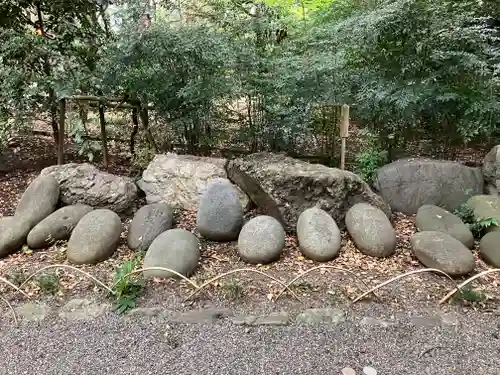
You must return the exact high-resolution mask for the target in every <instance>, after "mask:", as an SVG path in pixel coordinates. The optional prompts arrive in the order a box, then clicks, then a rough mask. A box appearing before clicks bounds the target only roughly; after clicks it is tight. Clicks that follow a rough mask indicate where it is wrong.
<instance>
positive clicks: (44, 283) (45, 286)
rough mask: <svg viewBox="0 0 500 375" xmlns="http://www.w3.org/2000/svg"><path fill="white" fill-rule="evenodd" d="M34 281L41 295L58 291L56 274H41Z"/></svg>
mask: <svg viewBox="0 0 500 375" xmlns="http://www.w3.org/2000/svg"><path fill="white" fill-rule="evenodd" d="M36 281H37V283H38V286H39V287H40V290H41V291H42V292H43V293H46V294H55V293H57V291H58V290H59V276H58V275H57V274H56V273H53V272H46V273H42V274H41V275H40V276H38V277H37V279H36Z"/></svg>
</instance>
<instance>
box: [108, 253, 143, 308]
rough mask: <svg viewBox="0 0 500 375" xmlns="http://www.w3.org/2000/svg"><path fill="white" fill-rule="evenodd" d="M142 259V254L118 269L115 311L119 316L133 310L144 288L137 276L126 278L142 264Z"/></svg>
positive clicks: (116, 273) (115, 288) (116, 274)
mask: <svg viewBox="0 0 500 375" xmlns="http://www.w3.org/2000/svg"><path fill="white" fill-rule="evenodd" d="M142 257H143V255H142V253H140V254H137V255H136V256H135V257H134V258H133V259H130V260H127V261H125V262H123V263H122V265H121V266H119V267H117V268H116V272H115V287H114V290H113V291H114V292H115V294H114V295H113V297H114V298H115V303H114V306H113V310H114V311H115V312H117V313H118V314H123V313H124V312H126V311H128V310H130V309H133V308H134V307H135V306H136V301H137V298H138V297H139V295H140V293H141V292H142V289H143V288H144V283H143V282H142V281H141V280H139V278H138V277H136V275H131V276H128V277H125V276H126V275H127V274H129V273H131V272H132V271H134V269H135V268H136V267H137V266H138V265H139V264H140V263H141V261H142Z"/></svg>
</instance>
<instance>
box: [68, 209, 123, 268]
mask: <svg viewBox="0 0 500 375" xmlns="http://www.w3.org/2000/svg"><path fill="white" fill-rule="evenodd" d="M121 231H122V225H121V221H120V217H119V216H118V215H117V214H116V213H114V212H113V211H111V210H108V209H106V208H103V209H97V210H94V211H91V212H89V213H88V214H87V215H85V216H84V217H83V218H82V219H81V220H80V221H79V222H78V224H77V225H76V227H75V229H74V230H73V232H72V233H71V236H70V238H69V241H68V248H67V250H66V256H67V258H68V261H69V262H70V263H74V264H95V263H99V262H102V261H104V260H106V259H108V258H110V257H111V256H112V255H113V253H114V252H115V251H116V248H117V246H118V242H119V241H120V234H121Z"/></svg>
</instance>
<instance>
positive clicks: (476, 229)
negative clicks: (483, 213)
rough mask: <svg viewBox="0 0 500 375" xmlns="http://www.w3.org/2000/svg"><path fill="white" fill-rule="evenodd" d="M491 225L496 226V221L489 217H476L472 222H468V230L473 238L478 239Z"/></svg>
mask: <svg viewBox="0 0 500 375" xmlns="http://www.w3.org/2000/svg"><path fill="white" fill-rule="evenodd" d="M493 226H498V222H497V221H496V220H495V219H493V218H491V217H488V218H484V219H477V220H476V221H475V222H474V223H472V224H469V228H470V231H471V232H472V234H473V235H474V238H477V239H480V238H481V237H483V236H484V235H485V234H486V232H487V231H488V229H489V228H491V227H493Z"/></svg>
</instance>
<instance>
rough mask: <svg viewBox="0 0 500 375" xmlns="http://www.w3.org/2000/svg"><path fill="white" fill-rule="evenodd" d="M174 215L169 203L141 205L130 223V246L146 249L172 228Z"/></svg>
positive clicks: (138, 249) (132, 248)
mask: <svg viewBox="0 0 500 375" xmlns="http://www.w3.org/2000/svg"><path fill="white" fill-rule="evenodd" d="M173 217H174V214H173V209H172V207H170V206H169V205H168V204H164V203H153V204H148V205H146V206H144V207H141V208H140V209H139V210H137V212H136V213H135V215H134V218H133V219H132V222H131V223H130V228H129V230H128V236H127V244H128V247H129V248H130V249H131V250H137V251H146V250H147V249H148V248H149V246H150V245H151V244H152V243H153V241H154V239H155V238H156V237H158V236H159V235H160V234H161V233H163V232H165V231H166V230H169V229H170V228H172V222H173Z"/></svg>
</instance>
